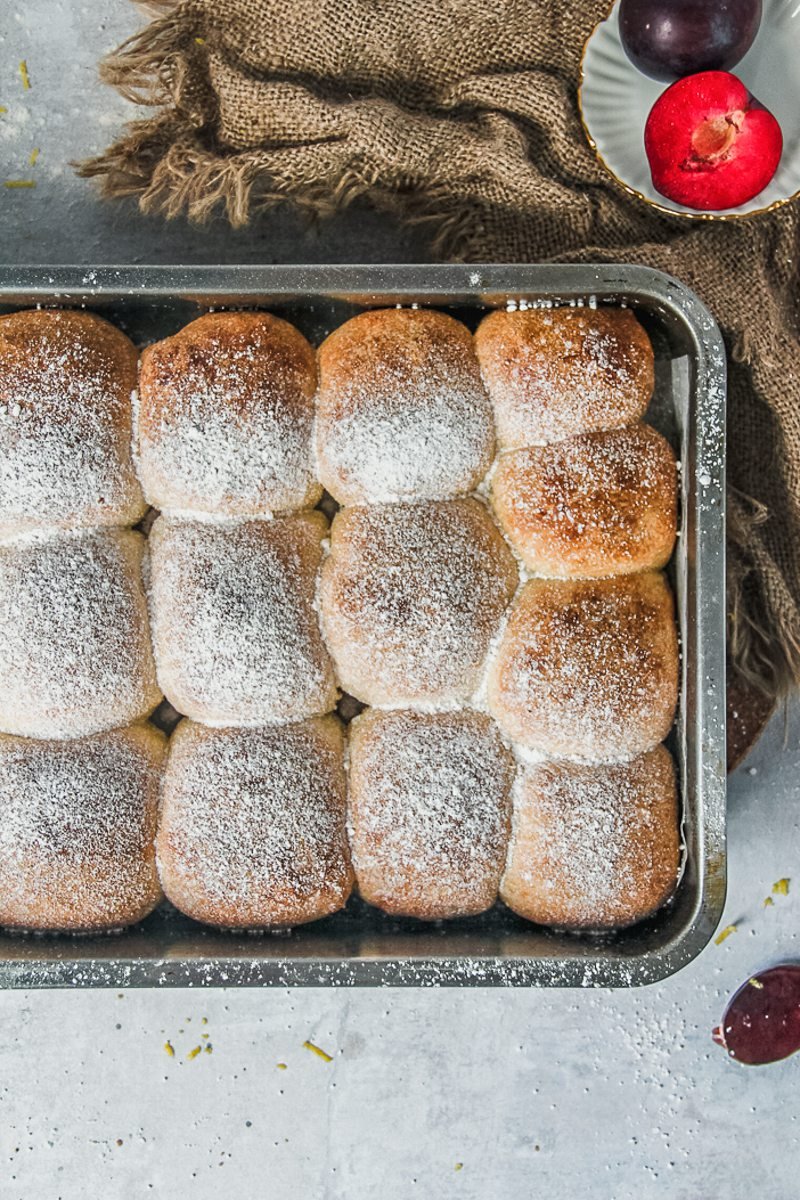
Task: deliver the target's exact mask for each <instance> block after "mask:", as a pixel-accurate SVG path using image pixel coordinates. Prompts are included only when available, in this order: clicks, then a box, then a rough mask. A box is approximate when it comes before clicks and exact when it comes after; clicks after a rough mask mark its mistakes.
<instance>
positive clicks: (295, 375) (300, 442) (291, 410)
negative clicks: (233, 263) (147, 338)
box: [136, 313, 321, 516]
mask: <svg viewBox="0 0 800 1200" xmlns="http://www.w3.org/2000/svg"><path fill="white" fill-rule="evenodd" d="M315 388H316V366H315V359H314V352H313V350H312V348H311V346H309V344H308V342H307V341H306V340H305V338H304V337H303V336H302V334H300V333H299V332H298V330H296V329H294V327H293V326H291V325H289V324H288V323H287V322H285V321H282V320H280V319H279V318H277V317H271V316H270V315H269V314H267V313H215V314H208V315H207V316H205V317H201V318H199V319H198V320H197V321H193V322H192V323H191V324H190V325H188V326H186V328H185V329H182V330H181V331H180V333H178V334H176V335H175V336H174V337H171V338H167V339H166V340H165V341H163V342H158V343H156V345H154V346H151V347H149V349H147V350H146V351H145V353H144V355H143V356H142V366H141V373H140V383H139V406H138V407H139V412H138V436H137V447H136V448H137V457H138V468H139V474H140V478H141V480H142V485H143V487H144V492H145V495H146V497H147V499H148V500H149V501H150V503H151V504H153V505H155V506H156V507H157V508H160V509H162V510H164V511H167V512H171V511H185V512H199V513H220V514H223V515H227V516H264V515H268V514H269V513H270V512H285V511H290V510H292V509H296V508H303V507H305V506H309V507H310V506H312V505H313V504H315V503H316V501H317V500H318V499H319V496H320V493H321V488H320V487H319V484H318V483H317V482H316V480H315V478H314V467H313V462H312V427H313V419H314V404H313V398H314V392H315Z"/></svg>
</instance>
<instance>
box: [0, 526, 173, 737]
mask: <svg viewBox="0 0 800 1200" xmlns="http://www.w3.org/2000/svg"><path fill="white" fill-rule="evenodd" d="M143 550H144V539H143V538H142V537H141V536H140V535H139V534H136V533H131V532H129V531H123V530H114V531H111V530H109V531H98V532H94V533H83V534H79V535H68V534H61V535H58V536H54V537H52V538H45V537H41V536H40V537H33V536H31V537H29V538H28V539H26V540H24V541H19V542H13V543H8V544H7V545H4V546H0V663H2V669H3V686H2V690H0V730H3V731H4V732H7V733H18V734H24V735H26V736H28V737H44V738H52V737H56V738H74V737H81V736H84V735H86V734H89V733H96V732H99V731H100V730H104V729H111V728H114V727H115V726H119V725H125V724H127V723H129V722H131V721H135V720H138V719H139V718H141V717H145V716H147V715H148V713H150V712H151V711H152V710H153V709H154V708H155V706H156V705H157V704H158V702H159V700H160V699H161V693H160V692H159V690H158V686H157V684H156V678H155V667H154V664H153V655H152V651H151V647H150V635H149V630H148V622H147V611H146V602H145V597H144V589H143V587H142V582H141V577H140V564H141V558H142V553H143Z"/></svg>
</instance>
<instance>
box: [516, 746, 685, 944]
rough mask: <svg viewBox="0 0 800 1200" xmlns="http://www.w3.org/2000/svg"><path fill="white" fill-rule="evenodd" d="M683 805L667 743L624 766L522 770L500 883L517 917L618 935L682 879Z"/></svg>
mask: <svg viewBox="0 0 800 1200" xmlns="http://www.w3.org/2000/svg"><path fill="white" fill-rule="evenodd" d="M679 864H680V845H679V833H678V801H677V793H676V787H675V771H674V768H673V765H672V760H671V758H670V756H669V754H668V753H667V751H666V750H665V749H664V747H663V746H659V747H657V748H656V749H655V750H651V751H649V752H648V753H647V754H643V755H641V756H640V757H639V758H635V759H633V760H632V761H631V762H628V763H615V764H611V765H606V766H582V765H579V764H575V763H563V762H560V763H559V762H550V763H541V764H538V765H536V766H530V767H527V768H524V769H523V770H522V771H521V772H520V776H519V779H518V782H517V787H516V789H515V795H514V834H513V837H512V840H511V849H510V852H509V856H508V866H507V868H506V871H505V874H504V876H503V880H502V883H501V885H500V895H501V897H502V899H503V900H504V901H505V903H506V904H507V905H508V906H509V908H512V909H513V910H514V912H516V913H519V915H520V916H521V917H526V918H527V919H528V920H529V921H536V922H537V923H538V924H540V925H555V926H558V927H560V928H562V929H595V930H601V929H613V928H614V927H617V926H623V925H631V924H633V922H635V921H641V920H642V918H643V917H647V916H649V915H650V914H651V913H653V912H655V911H656V909H658V908H660V906H661V905H662V904H663V903H664V902H665V901H666V900H667V899H668V898H669V896H670V895H671V894H672V892H673V891H674V889H675V886H676V883H677V880H678V870H679Z"/></svg>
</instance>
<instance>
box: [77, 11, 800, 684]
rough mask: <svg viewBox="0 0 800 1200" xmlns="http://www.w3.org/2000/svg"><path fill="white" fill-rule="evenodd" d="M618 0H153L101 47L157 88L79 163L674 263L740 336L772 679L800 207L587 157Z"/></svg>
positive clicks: (484, 254)
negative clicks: (688, 199)
mask: <svg viewBox="0 0 800 1200" xmlns="http://www.w3.org/2000/svg"><path fill="white" fill-rule="evenodd" d="M608 7H609V2H608V0H575V2H574V3H559V2H557V0H183V2H182V3H177V4H176V3H175V0H157V2H156V3H155V4H152V3H151V4H150V5H149V8H150V10H151V11H152V10H155V18H156V19H155V20H154V21H153V22H152V23H151V24H150V25H149V26H148V27H147V28H145V29H144V30H143V32H142V33H141V34H139V35H138V36H136V37H134V38H132V39H131V40H130V41H128V42H127V43H126V44H125V45H124V46H122V47H121V48H120V49H119V50H118V51H117V52H116V53H115V54H113V55H112V56H110V57H109V58H108V59H107V60H106V62H105V63H104V65H103V68H102V72H103V76H104V78H105V79H106V80H107V81H108V82H110V83H112V84H114V85H115V86H116V87H117V88H119V90H120V91H121V92H122V93H123V94H124V95H126V96H128V97H129V98H130V99H132V100H134V101H136V102H137V103H140V104H147V105H153V106H155V108H156V111H155V113H154V114H151V115H150V116H148V118H147V119H145V120H142V121H138V122H135V123H134V124H133V125H132V126H130V127H129V129H128V130H127V132H126V134H125V136H124V137H123V138H122V139H121V140H120V141H118V142H117V143H116V144H115V145H113V146H112V147H111V148H110V149H109V150H108V151H107V152H106V153H105V154H104V155H102V156H101V157H100V158H99V159H96V160H93V161H92V162H90V163H86V164H84V165H83V168H82V170H83V173H84V174H87V175H98V176H101V177H102V186H103V190H104V192H105V193H106V194H107V195H109V196H121V195H134V196H137V197H138V198H139V203H140V205H141V207H142V209H144V210H145V211H147V212H160V213H164V214H166V215H167V216H176V215H178V214H181V213H186V214H188V215H189V217H190V218H193V219H195V220H203V219H204V218H206V217H208V216H209V215H210V213H212V212H213V211H215V210H217V209H219V208H220V207H221V208H222V209H223V210H224V211H225V212H226V213H227V216H228V218H229V219H230V221H231V222H232V223H233V224H234V225H241V224H243V223H245V222H246V221H247V220H248V217H249V215H250V213H251V212H252V211H253V209H254V208H255V207H262V208H263V207H266V206H270V205H274V204H277V203H279V202H281V201H284V200H286V199H290V200H292V201H294V202H296V203H299V204H301V205H303V206H305V207H307V208H309V209H310V210H312V211H314V212H316V213H319V214H326V213H329V212H331V211H333V210H334V209H336V208H337V207H340V206H342V205H344V204H347V203H348V202H349V201H351V200H353V199H354V198H355V197H358V196H366V197H368V198H369V200H370V201H371V202H372V203H373V204H374V205H375V206H376V207H378V208H380V209H383V210H386V211H388V212H390V213H392V214H395V215H396V216H397V217H399V218H401V219H402V220H405V221H413V222H424V223H426V225H427V226H428V227H429V229H430V236H431V240H432V243H433V244H434V245H435V247H436V248H437V250H438V252H440V253H441V254H442V255H444V256H447V257H451V258H459V259H463V260H467V261H479V260H482V261H525V262H529V261H541V260H545V259H561V260H569V259H571V260H576V259H585V260H591V259H594V260H598V259H603V260H617V261H628V262H641V263H646V264H649V265H651V266H654V267H659V268H661V269H662V270H665V271H669V272H671V273H672V274H674V275H677V276H678V277H679V278H681V279H682V280H684V281H685V282H686V283H688V284H689V286H690V287H692V288H694V289H695V290H696V291H697V292H698V293H699V294H700V296H701V297H702V298H703V299H704V300H705V301H706V303H707V304H708V305H709V307H710V308H711V309H712V311H713V312H714V314H715V315H716V317H717V318H718V320H719V321H720V324H721V325H722V327H723V330H724V332H725V336H726V340H727V344H728V349H729V359H730V392H729V419H730V457H729V480H730V486H729V493H728V513H729V528H730V538H729V563H730V566H729V595H728V605H729V612H730V639H729V645H730V651H731V654H732V657H733V660H734V662H735V663H736V664H737V666H738V667H739V668H740V669H741V670H742V672H743V673H744V675H745V676H746V678H747V679H748V680H750V681H751V682H754V683H756V684H757V685H758V686H760V687H761V689H762V690H764V691H765V692H766V693H767V694H768V695H769V696H776V695H780V694H782V693H783V692H785V690H786V689H787V688H788V686H789V685H790V684H791V683H792V682H793V681H797V680H798V679H800V508H799V506H798V500H800V344H798V336H799V334H798V317H799V310H798V301H797V265H796V263H797V258H796V246H797V234H798V221H799V220H800V218H799V216H798V208H797V206H796V205H791V206H788V207H786V208H784V209H782V210H781V211H779V212H777V213H773V214H770V215H768V216H763V217H758V218H755V219H751V220H748V221H744V222H732V223H731V222H727V223H722V224H720V223H716V224H706V223H703V222H687V221H684V220H680V219H674V218H666V217H663V216H660V215H659V214H657V213H656V212H654V211H653V210H651V209H649V208H648V207H647V206H646V205H644V204H643V203H641V202H640V201H637V200H633V199H630V198H629V197H628V196H626V195H625V194H624V193H623V192H622V191H621V190H619V189H618V188H617V186H616V185H615V184H614V183H613V182H612V181H611V180H610V179H609V177H608V176H607V175H606V174H605V172H604V170H603V168H602V167H601V166H600V165H599V164H598V163H597V161H596V160H595V157H594V155H593V153H592V152H591V151H590V149H589V147H588V145H587V143H586V140H585V138H584V135H583V132H582V129H581V125H580V121H579V117H578V110H577V104H576V89H577V82H578V74H579V62H580V57H581V49H582V47H583V44H584V42H585V40H586V38H587V37H588V36H589V34H590V33H591V30H592V28H593V26H594V25H595V23H596V22H597V21H599V20H601V19H602V18H603V17H604V16H605V15H606V13H607V11H608Z"/></svg>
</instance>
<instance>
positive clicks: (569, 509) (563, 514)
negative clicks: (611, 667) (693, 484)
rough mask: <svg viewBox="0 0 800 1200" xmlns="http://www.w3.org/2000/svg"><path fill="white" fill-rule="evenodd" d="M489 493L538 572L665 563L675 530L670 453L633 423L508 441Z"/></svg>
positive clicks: (621, 569)
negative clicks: (545, 440) (518, 443)
mask: <svg viewBox="0 0 800 1200" xmlns="http://www.w3.org/2000/svg"><path fill="white" fill-rule="evenodd" d="M492 503H493V505H494V509H495V512H496V513H497V518H498V520H499V521H500V524H501V525H502V527H503V529H504V530H505V532H506V534H507V535H508V538H509V541H510V542H511V544H512V546H513V547H514V549H515V550H516V551H517V553H518V554H519V556H520V558H521V559H522V560H523V562H524V563H525V565H526V566H527V567H529V568H530V569H531V570H532V571H536V572H537V574H540V575H551V576H555V577H558V578H572V579H581V578H587V577H588V578H591V577H595V578H596V577H599V576H603V575H628V574H631V573H632V572H635V571H644V570H647V569H648V568H651V567H663V566H664V565H665V564H666V563H667V562H668V561H669V557H670V555H671V554H672V548H673V546H674V545H675V536H676V531H677V504H678V501H677V466H676V462H675V455H674V453H673V450H672V447H671V446H670V444H669V442H668V441H667V440H666V438H663V437H662V436H661V434H660V433H657V432H656V431H655V429H651V428H650V426H649V425H641V424H639V425H632V426H631V427H630V428H628V429H612V430H609V431H607V432H601V433H585V434H581V435H579V436H578V437H574V438H569V439H567V440H566V441H563V442H557V443H556V444H555V445H550V446H531V447H528V448H527V449H525V450H515V451H513V453H511V454H506V455H504V456H503V457H502V458H501V459H500V462H499V464H498V468H497V471H496V473H495V475H494V478H493V480H492Z"/></svg>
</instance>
